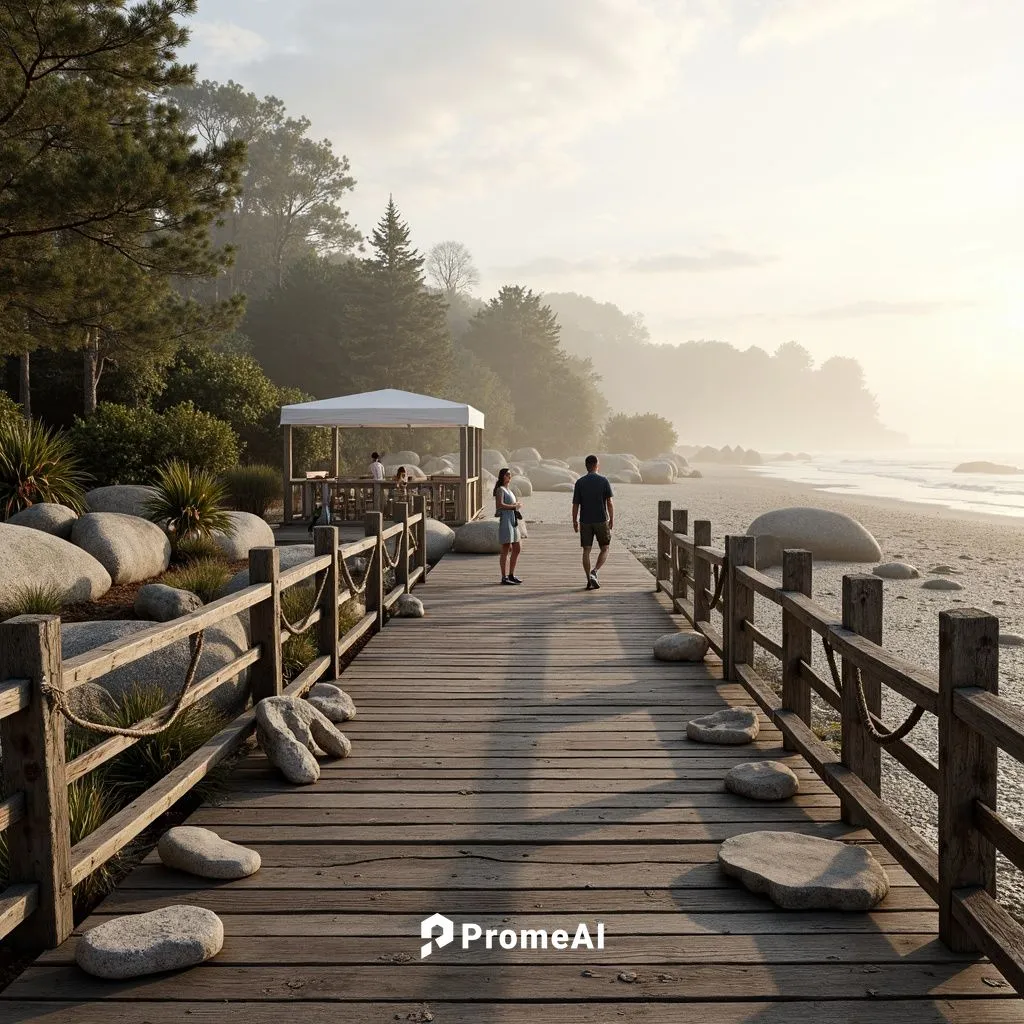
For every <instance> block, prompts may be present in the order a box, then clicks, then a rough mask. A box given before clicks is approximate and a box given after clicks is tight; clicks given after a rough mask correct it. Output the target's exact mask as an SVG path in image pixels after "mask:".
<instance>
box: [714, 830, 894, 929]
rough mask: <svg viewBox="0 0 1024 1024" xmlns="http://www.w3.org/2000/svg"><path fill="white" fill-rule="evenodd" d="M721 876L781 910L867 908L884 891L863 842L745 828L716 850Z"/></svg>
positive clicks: (881, 877) (880, 875)
mask: <svg viewBox="0 0 1024 1024" xmlns="http://www.w3.org/2000/svg"><path fill="white" fill-rule="evenodd" d="M718 863H719V865H720V866H721V868H722V870H723V871H724V872H725V874H727V875H729V876H730V877H731V878H737V879H739V880H740V881H741V882H742V883H743V884H744V885H745V886H746V887H747V888H748V889H749V890H750V891H751V892H757V893H762V894H763V895H765V896H767V897H768V898H769V899H770V900H771V901H772V902H773V903H776V904H778V906H780V907H783V908H785V909H786V910H870V909H871V908H872V907H874V906H875V905H876V904H877V903H879V902H880V901H881V900H882V899H884V898H885V895H886V893H887V892H888V891H889V878H888V876H887V875H886V873H885V871H884V870H883V868H882V865H881V864H879V863H878V861H877V860H875V858H874V857H873V856H872V855H871V851H870V850H867V849H865V848H864V847H863V846H847V845H846V843H840V842H837V841H836V840H834V839H819V838H817V836H805V835H801V834H800V833H799V832H747V833H745V834H744V835H740V836H731V837H730V838H728V839H726V840H725V842H723V843H722V845H721V847H719V850H718Z"/></svg>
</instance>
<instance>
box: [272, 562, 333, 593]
mask: <svg viewBox="0 0 1024 1024" xmlns="http://www.w3.org/2000/svg"><path fill="white" fill-rule="evenodd" d="M330 564H331V556H330V555H314V556H313V557H312V558H309V559H307V560H306V561H305V562H299V564H298V565H293V566H292V567H291V568H290V569H282V570H281V575H280V576H278V578H277V582H278V586H279V587H280V588H281V589H282V590H288V589H289V588H290V587H294V586H295V585H296V584H297V583H302V582H303V581H304V580H308V579H309V577H310V576H315V575H316V574H317V573H318V572H323V571H324V569H327V568H329V567H330Z"/></svg>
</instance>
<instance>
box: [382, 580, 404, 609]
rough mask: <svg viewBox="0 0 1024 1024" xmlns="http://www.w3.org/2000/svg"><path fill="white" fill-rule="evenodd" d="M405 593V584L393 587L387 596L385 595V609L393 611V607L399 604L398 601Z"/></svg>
mask: <svg viewBox="0 0 1024 1024" xmlns="http://www.w3.org/2000/svg"><path fill="white" fill-rule="evenodd" d="M404 593H405V584H403V583H399V584H398V585H397V586H394V587H392V588H391V589H390V590H389V591H388V592H387V594H385V595H384V607H385V608H387V610H388V611H391V609H392V607H394V605H396V604H397V603H398V599H399V598H400V597H401V596H402V595H403V594H404Z"/></svg>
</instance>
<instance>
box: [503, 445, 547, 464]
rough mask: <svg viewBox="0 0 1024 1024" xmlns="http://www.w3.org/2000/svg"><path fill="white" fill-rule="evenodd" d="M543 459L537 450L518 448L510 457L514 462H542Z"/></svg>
mask: <svg viewBox="0 0 1024 1024" xmlns="http://www.w3.org/2000/svg"><path fill="white" fill-rule="evenodd" d="M541 458H542V456H541V454H540V452H539V451H537V449H536V448H516V450H515V451H514V452H512V454H511V455H510V456H509V459H511V461H512V462H540V460H541Z"/></svg>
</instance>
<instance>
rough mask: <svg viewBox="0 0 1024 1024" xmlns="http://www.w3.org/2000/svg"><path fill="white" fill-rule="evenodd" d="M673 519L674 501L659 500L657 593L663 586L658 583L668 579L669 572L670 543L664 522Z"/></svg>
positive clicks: (655, 578)
mask: <svg viewBox="0 0 1024 1024" xmlns="http://www.w3.org/2000/svg"><path fill="white" fill-rule="evenodd" d="M671 519H672V502H671V501H659V502H658V559H657V562H656V563H655V567H654V592H655V593H657V592H658V591H659V590H660V589H661V588H660V587H659V586H658V583H659V582H660V581H661V580H667V579H668V574H669V550H670V545H669V542H668V538H667V537H666V536H665V533H664V531H663V530H662V528H661V524H662V523H667V522H669V521H670V520H671Z"/></svg>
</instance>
